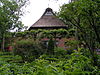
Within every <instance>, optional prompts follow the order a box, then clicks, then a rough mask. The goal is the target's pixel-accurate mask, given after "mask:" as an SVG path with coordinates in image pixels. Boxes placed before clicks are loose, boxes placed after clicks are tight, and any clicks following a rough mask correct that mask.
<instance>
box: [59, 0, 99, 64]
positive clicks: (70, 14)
mask: <svg viewBox="0 0 100 75" xmlns="http://www.w3.org/2000/svg"><path fill="white" fill-rule="evenodd" d="M99 7H100V0H79V1H75V2H72V3H70V4H65V5H63V6H62V8H61V11H60V18H61V19H62V20H63V21H65V22H66V23H68V24H69V26H70V25H71V26H75V27H77V29H78V37H79V38H80V40H82V41H84V42H85V43H84V45H85V46H86V47H88V48H89V50H90V52H91V55H92V58H93V61H94V65H97V63H96V62H97V60H96V57H95V50H96V49H98V47H99V45H100V35H99V31H100V8H99Z"/></svg>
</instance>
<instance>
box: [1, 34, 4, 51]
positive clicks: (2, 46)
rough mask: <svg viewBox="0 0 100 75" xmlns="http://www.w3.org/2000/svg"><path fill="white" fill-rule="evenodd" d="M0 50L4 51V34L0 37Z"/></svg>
mask: <svg viewBox="0 0 100 75" xmlns="http://www.w3.org/2000/svg"><path fill="white" fill-rule="evenodd" d="M1 50H2V51H5V37H4V34H3V35H2V43H1Z"/></svg>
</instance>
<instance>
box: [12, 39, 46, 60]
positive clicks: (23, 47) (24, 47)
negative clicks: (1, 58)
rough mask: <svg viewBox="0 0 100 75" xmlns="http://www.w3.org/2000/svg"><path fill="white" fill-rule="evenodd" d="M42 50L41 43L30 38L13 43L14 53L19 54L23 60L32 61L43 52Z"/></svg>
mask: <svg viewBox="0 0 100 75" xmlns="http://www.w3.org/2000/svg"><path fill="white" fill-rule="evenodd" d="M43 52H44V50H43V48H42V46H41V44H40V43H37V42H35V41H33V40H32V39H27V40H21V41H17V42H16V44H14V54H16V55H20V56H21V57H22V59H23V61H32V60H34V59H36V58H38V57H39V56H40V55H41V54H43Z"/></svg>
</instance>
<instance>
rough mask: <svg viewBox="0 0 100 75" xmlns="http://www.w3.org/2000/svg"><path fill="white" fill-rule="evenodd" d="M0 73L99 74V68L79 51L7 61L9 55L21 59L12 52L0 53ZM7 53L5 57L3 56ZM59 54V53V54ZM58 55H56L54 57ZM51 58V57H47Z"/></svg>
mask: <svg viewBox="0 0 100 75" xmlns="http://www.w3.org/2000/svg"><path fill="white" fill-rule="evenodd" d="M0 54H1V56H2V57H0V59H5V60H0V74H1V75H6V74H8V75H99V74H100V70H99V69H98V68H97V66H93V65H92V62H91V59H89V58H88V57H86V56H83V55H82V54H81V53H80V52H77V51H76V52H74V53H72V54H71V55H68V56H66V57H68V58H64V57H63V55H62V58H63V59H62V58H55V55H53V56H52V55H42V56H40V57H39V58H38V59H36V60H34V61H32V62H30V63H29V62H25V63H18V62H16V63H15V62H11V61H9V63H8V62H7V60H8V59H11V56H12V57H13V58H14V59H12V61H15V59H21V58H19V57H18V56H17V57H16V56H13V55H12V53H0ZM6 55H8V57H7V58H4V57H5V56H6ZM59 55H60V54H59ZM59 55H56V57H57V56H58V57H59ZM49 58H51V59H49Z"/></svg>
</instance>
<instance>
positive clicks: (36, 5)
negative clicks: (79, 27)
mask: <svg viewBox="0 0 100 75" xmlns="http://www.w3.org/2000/svg"><path fill="white" fill-rule="evenodd" d="M29 1H30V3H29V4H28V5H27V7H25V8H24V11H25V13H24V15H23V16H22V17H21V19H22V23H23V24H24V25H25V26H28V28H29V27H30V26H32V24H34V23H35V22H36V21H37V20H38V19H39V18H40V17H41V16H42V15H43V13H44V11H45V9H46V8H48V7H50V8H52V9H53V11H54V12H58V11H59V8H60V6H61V5H62V4H64V3H68V2H69V0H58V1H57V0H29Z"/></svg>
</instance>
